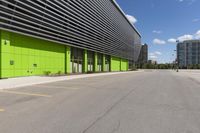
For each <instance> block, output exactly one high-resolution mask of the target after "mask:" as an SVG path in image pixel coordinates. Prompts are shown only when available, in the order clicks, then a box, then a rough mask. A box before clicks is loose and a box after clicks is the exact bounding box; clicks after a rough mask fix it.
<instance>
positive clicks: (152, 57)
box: [149, 55, 158, 60]
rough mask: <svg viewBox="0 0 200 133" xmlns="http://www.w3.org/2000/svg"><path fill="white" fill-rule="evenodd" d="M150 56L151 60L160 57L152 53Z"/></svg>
mask: <svg viewBox="0 0 200 133" xmlns="http://www.w3.org/2000/svg"><path fill="white" fill-rule="evenodd" d="M149 58H150V59H151V60H156V59H158V56H155V55H150V56H149Z"/></svg>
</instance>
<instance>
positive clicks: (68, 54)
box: [65, 46, 72, 74]
mask: <svg viewBox="0 0 200 133" xmlns="http://www.w3.org/2000/svg"><path fill="white" fill-rule="evenodd" d="M65 52H66V57H65V60H66V61H65V69H66V70H65V73H68V74H69V73H71V72H72V70H71V63H70V62H71V48H70V47H69V46H66V51H65Z"/></svg>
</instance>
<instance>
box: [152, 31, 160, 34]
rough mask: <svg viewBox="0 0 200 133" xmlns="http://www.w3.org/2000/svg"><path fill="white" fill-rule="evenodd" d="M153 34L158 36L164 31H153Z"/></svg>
mask: <svg viewBox="0 0 200 133" xmlns="http://www.w3.org/2000/svg"><path fill="white" fill-rule="evenodd" d="M152 32H153V33H156V34H161V33H162V31H160V30H153V31H152Z"/></svg>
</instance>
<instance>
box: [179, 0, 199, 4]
mask: <svg viewBox="0 0 200 133" xmlns="http://www.w3.org/2000/svg"><path fill="white" fill-rule="evenodd" d="M195 1H196V0H178V2H180V3H181V2H187V3H189V4H193V3H194V2H195Z"/></svg>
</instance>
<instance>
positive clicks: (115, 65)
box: [110, 56, 121, 72]
mask: <svg viewBox="0 0 200 133" xmlns="http://www.w3.org/2000/svg"><path fill="white" fill-rule="evenodd" d="M110 64H111V71H112V72H114V71H120V69H121V59H120V58H118V57H113V56H112V57H111V62H110Z"/></svg>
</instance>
